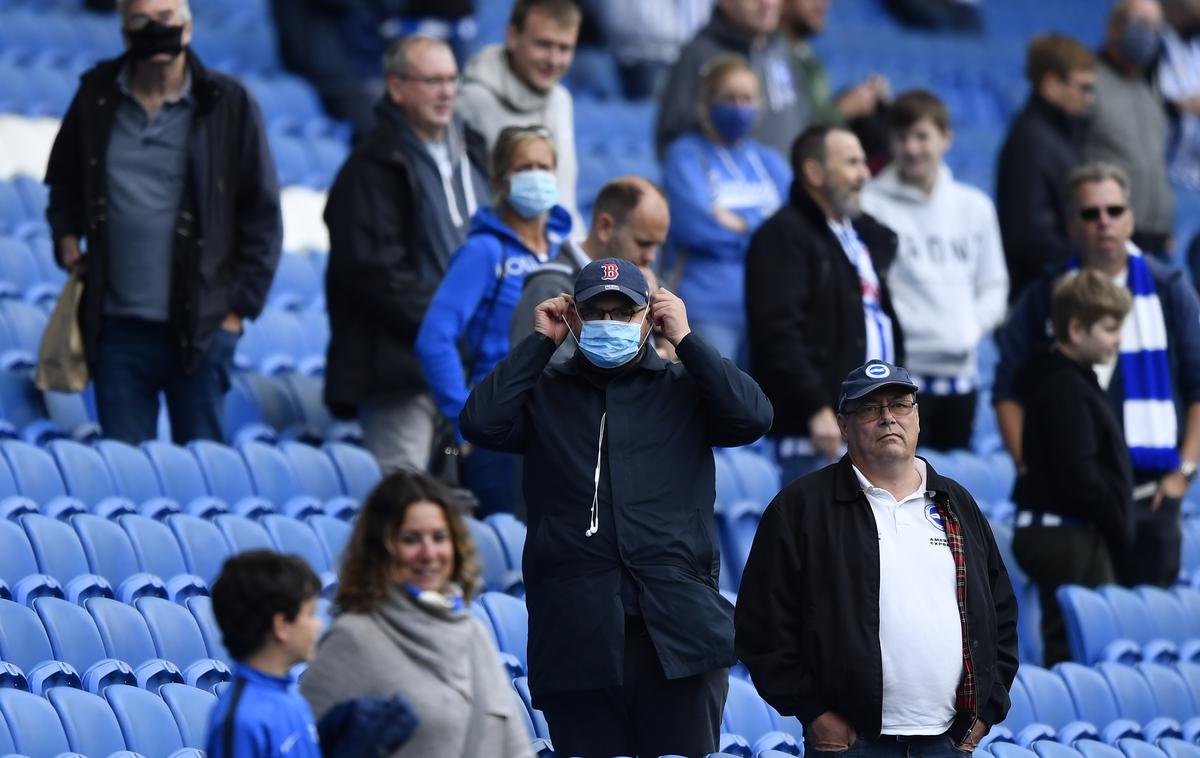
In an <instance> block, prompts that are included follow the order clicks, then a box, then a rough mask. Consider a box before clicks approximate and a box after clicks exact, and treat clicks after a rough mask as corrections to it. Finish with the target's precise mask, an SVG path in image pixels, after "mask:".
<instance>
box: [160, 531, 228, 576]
mask: <svg viewBox="0 0 1200 758" xmlns="http://www.w3.org/2000/svg"><path fill="white" fill-rule="evenodd" d="M167 526H169V527H171V531H172V532H174V534H175V539H176V540H178V542H179V548H180V550H181V551H182V553H183V559H184V561H186V562H187V567H188V571H189V572H190V573H193V574H195V575H196V576H198V577H200V578H201V579H202V580H204V582H205V584H207V585H208V586H210V587H211V586H212V583H213V582H214V581H215V580H216V578H217V575H218V574H220V573H221V566H222V565H224V563H225V559H226V558H228V557H229V555H230V550H229V546H228V545H227V544H226V543H225V539H224V538H223V537H222V536H221V531H220V530H219V529H217V527H216V526H214V525H213V523H212V522H210V521H205V520H204V519H202V518H197V517H195V516H190V515H188V514H186V513H176V514H173V515H170V516H167Z"/></svg>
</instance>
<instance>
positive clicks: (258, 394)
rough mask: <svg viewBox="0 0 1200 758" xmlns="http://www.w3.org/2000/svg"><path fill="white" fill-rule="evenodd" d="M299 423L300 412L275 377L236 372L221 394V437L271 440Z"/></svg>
mask: <svg viewBox="0 0 1200 758" xmlns="http://www.w3.org/2000/svg"><path fill="white" fill-rule="evenodd" d="M298 424H300V412H299V410H297V409H296V408H295V406H294V404H293V403H292V399H291V398H290V397H289V396H288V393H287V390H286V389H285V388H284V386H283V383H282V382H281V381H280V379H279V378H278V377H274V376H267V375H265V374H256V373H252V372H248V371H237V372H234V374H233V375H232V376H231V377H230V378H229V392H227V393H226V394H225V438H226V440H227V441H228V442H229V443H230V444H233V445H238V444H240V443H242V442H245V441H249V440H256V441H259V442H274V441H277V440H278V439H279V438H280V436H281V435H285V434H287V433H288V430H290V429H292V428H293V427H295V426H296V425H298Z"/></svg>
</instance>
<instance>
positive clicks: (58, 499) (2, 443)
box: [0, 440, 87, 516]
mask: <svg viewBox="0 0 1200 758" xmlns="http://www.w3.org/2000/svg"><path fill="white" fill-rule="evenodd" d="M0 456H3V458H4V459H5V460H6V461H7V462H8V468H9V470H10V471H11V472H12V477H13V481H15V482H16V485H17V492H19V493H20V494H22V495H24V496H25V497H27V498H29V499H30V500H32V501H34V502H35V503H37V504H38V505H39V506H40V507H41V510H42V513H47V514H51V513H53V514H62V515H64V516H66V515H69V514H70V513H73V512H82V511H86V510H87V508H86V506H84V504H83V503H82V502H80V501H79V500H77V499H75V498H71V497H70V496H69V495H68V494H67V488H66V485H65V484H64V483H63V480H62V475H61V474H59V472H58V466H56V465H55V464H54V459H53V458H51V457H50V455H49V454H48V453H47V452H46V451H44V450H41V449H39V448H37V447H34V446H33V445H31V444H29V443H27V442H22V441H21V440H0Z"/></svg>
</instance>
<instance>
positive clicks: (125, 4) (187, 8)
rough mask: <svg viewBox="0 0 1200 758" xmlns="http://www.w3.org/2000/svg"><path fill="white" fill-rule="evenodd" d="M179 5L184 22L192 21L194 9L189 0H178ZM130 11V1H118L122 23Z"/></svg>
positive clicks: (118, 10) (180, 15)
mask: <svg viewBox="0 0 1200 758" xmlns="http://www.w3.org/2000/svg"><path fill="white" fill-rule="evenodd" d="M176 2H178V3H179V18H181V19H182V20H184V21H191V20H192V7H191V5H189V4H188V0H176ZM128 10H129V0H117V15H118V16H119V17H120V18H121V20H122V21H124V20H125V14H126V11H128Z"/></svg>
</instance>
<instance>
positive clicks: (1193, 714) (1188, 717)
mask: <svg viewBox="0 0 1200 758" xmlns="http://www.w3.org/2000/svg"><path fill="white" fill-rule="evenodd" d="M1135 668H1137V670H1138V672H1139V673H1140V674H1141V675H1142V678H1144V679H1145V680H1146V683H1147V684H1148V685H1150V691H1151V692H1153V693H1154V702H1155V703H1156V704H1157V705H1158V714H1159V715H1160V716H1166V717H1167V718H1172V719H1175V720H1176V721H1178V722H1179V723H1180V725H1181V731H1182V733H1183V738H1184V739H1185V740H1187V741H1188V742H1195V741H1196V740H1197V739H1200V708H1198V707H1197V706H1196V704H1195V703H1194V702H1193V700H1192V693H1191V692H1190V691H1189V690H1188V685H1187V682H1185V681H1184V679H1183V677H1182V676H1181V675H1180V674H1179V672H1178V671H1176V670H1175V669H1173V668H1171V667H1169V666H1163V665H1162V664H1158V663H1139V664H1137V666H1136V667H1135Z"/></svg>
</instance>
